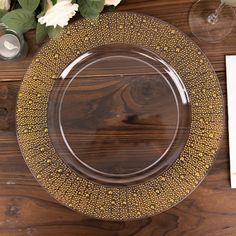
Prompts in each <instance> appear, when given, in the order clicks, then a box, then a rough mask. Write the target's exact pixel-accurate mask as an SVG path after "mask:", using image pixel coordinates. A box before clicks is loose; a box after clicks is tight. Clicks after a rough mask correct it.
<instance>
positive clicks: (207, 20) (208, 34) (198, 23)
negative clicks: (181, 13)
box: [189, 0, 236, 43]
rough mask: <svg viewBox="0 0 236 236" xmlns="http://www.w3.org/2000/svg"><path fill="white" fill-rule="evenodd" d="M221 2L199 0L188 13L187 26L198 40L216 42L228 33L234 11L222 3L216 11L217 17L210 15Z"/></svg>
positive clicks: (230, 29) (231, 25)
mask: <svg viewBox="0 0 236 236" xmlns="http://www.w3.org/2000/svg"><path fill="white" fill-rule="evenodd" d="M220 4H221V1H220V0H199V1H197V2H196V3H195V4H194V5H193V6H192V8H191V10H190V13H189V26H190V29H191V31H192V33H193V34H194V35H195V36H196V37H197V38H198V39H200V40H204V41H207V42H211V43H216V42H219V41H221V40H223V39H224V38H225V37H226V36H227V35H229V34H230V33H231V31H232V29H233V27H234V24H235V22H236V21H235V20H236V18H235V11H234V9H233V8H232V7H230V6H227V5H224V6H223V7H222V8H221V9H220V11H219V12H218V17H217V19H214V20H213V19H212V17H210V16H211V15H213V14H214V13H215V12H216V10H217V9H219V7H220Z"/></svg>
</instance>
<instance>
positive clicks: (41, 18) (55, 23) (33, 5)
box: [0, 0, 121, 43]
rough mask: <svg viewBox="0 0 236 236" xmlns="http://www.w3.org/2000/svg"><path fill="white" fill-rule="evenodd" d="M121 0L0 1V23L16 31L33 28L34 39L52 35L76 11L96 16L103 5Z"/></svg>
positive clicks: (107, 6) (108, 5)
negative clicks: (34, 31)
mask: <svg viewBox="0 0 236 236" xmlns="http://www.w3.org/2000/svg"><path fill="white" fill-rule="evenodd" d="M120 1H121V0H0V23H1V24H4V25H5V26H6V27H8V28H10V29H12V30H15V31H16V32H20V33H25V32H27V31H29V30H31V29H36V42H37V43H41V42H43V40H44V39H45V37H46V36H47V35H48V36H49V37H50V38H54V37H56V36H57V35H58V34H59V33H60V32H61V30H62V29H63V27H65V26H66V25H68V22H69V20H70V19H71V18H72V17H73V16H74V15H75V14H76V12H79V13H80V14H81V15H82V16H83V17H85V18H96V17H97V16H99V14H100V13H101V12H102V11H103V10H104V8H109V9H114V7H116V6H117V5H118V4H119V3H120Z"/></svg>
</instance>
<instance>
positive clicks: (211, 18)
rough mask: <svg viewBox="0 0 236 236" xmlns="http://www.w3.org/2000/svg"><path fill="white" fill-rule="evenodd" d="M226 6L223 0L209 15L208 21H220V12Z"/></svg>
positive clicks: (210, 22)
mask: <svg viewBox="0 0 236 236" xmlns="http://www.w3.org/2000/svg"><path fill="white" fill-rule="evenodd" d="M224 6H225V3H223V2H221V4H220V5H219V7H218V8H217V9H216V10H215V11H214V12H213V13H212V14H210V15H209V16H208V18H207V21H208V23H209V24H212V25H214V24H216V23H217V22H218V21H219V16H220V13H221V12H222V10H223V8H224Z"/></svg>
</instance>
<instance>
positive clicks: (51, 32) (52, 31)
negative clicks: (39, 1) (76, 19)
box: [47, 26, 63, 38]
mask: <svg viewBox="0 0 236 236" xmlns="http://www.w3.org/2000/svg"><path fill="white" fill-rule="evenodd" d="M47 28H48V36H49V38H58V37H59V36H60V34H61V32H62V30H63V28H61V27H60V26H57V27H56V28H54V27H53V26H49V27H47Z"/></svg>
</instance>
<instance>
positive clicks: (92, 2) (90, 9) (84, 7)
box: [79, 0, 105, 18]
mask: <svg viewBox="0 0 236 236" xmlns="http://www.w3.org/2000/svg"><path fill="white" fill-rule="evenodd" d="M104 3H105V0H80V3H79V11H80V14H81V15H82V16H83V17H85V18H95V17H97V16H99V14H100V13H101V12H102V11H103V8H104Z"/></svg>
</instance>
